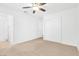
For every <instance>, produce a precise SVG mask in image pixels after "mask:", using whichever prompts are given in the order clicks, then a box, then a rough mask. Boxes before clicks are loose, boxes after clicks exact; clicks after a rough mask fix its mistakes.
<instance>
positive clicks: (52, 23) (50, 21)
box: [43, 16, 61, 42]
mask: <svg viewBox="0 0 79 59" xmlns="http://www.w3.org/2000/svg"><path fill="white" fill-rule="evenodd" d="M48 17H49V18H45V19H44V21H43V36H44V40H49V41H54V42H60V41H61V19H60V17H58V16H53V17H52V16H48Z"/></svg>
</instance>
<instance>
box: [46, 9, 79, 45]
mask: <svg viewBox="0 0 79 59" xmlns="http://www.w3.org/2000/svg"><path fill="white" fill-rule="evenodd" d="M76 11H77V8H72V9H68V10H64V11H62V12H59V13H55V14H48V15H51V16H48V17H46V16H45V17H46V18H47V19H48V20H49V21H50V20H51V22H50V23H49V24H48V27H49V26H50V28H48V30H47V31H48V33H47V32H46V33H47V36H46V37H47V39H45V40H50V41H53V40H54V41H55V42H60V43H64V44H69V45H76V43H77V41H78V40H77V39H76V38H77V36H76V31H77V29H76V26H77V13H76ZM53 16H54V17H59V18H58V19H61V24H60V25H62V26H60V27H61V32H60V34H61V36H60V37H61V39H60V40H59V39H56V40H55V39H54V37H55V38H56V36H57V33H56V35H55V36H54V37H53V35H52V34H53V33H54V32H56V30H57V28H55V27H56V25H55V24H56V23H55V24H53V21H52V20H53V19H54V18H52V17H53ZM60 17H61V18H60ZM46 18H45V19H46ZM49 21H48V22H49ZM59 23H60V22H59ZM45 25H47V24H45ZM60 27H59V28H60ZM50 38H51V39H50Z"/></svg>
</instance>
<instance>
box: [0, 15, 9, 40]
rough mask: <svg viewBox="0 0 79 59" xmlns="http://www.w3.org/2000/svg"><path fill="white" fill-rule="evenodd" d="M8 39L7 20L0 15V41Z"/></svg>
mask: <svg viewBox="0 0 79 59" xmlns="http://www.w3.org/2000/svg"><path fill="white" fill-rule="evenodd" d="M7 39H8V19H7V17H6V16H5V15H3V14H0V41H6V40H7Z"/></svg>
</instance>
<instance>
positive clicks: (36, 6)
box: [22, 3, 46, 14]
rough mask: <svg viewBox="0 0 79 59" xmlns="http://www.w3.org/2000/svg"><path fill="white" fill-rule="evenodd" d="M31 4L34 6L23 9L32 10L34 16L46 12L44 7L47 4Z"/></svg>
mask: <svg viewBox="0 0 79 59" xmlns="http://www.w3.org/2000/svg"><path fill="white" fill-rule="evenodd" d="M31 4H32V6H26V7H22V8H23V9H28V8H32V9H33V14H35V13H36V11H42V12H46V10H45V9H44V8H43V5H45V4H46V3H31Z"/></svg>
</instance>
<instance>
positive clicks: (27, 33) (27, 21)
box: [0, 6, 42, 43]
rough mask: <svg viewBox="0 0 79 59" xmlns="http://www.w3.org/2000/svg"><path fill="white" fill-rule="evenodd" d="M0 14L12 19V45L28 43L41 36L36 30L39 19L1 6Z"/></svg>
mask: <svg viewBox="0 0 79 59" xmlns="http://www.w3.org/2000/svg"><path fill="white" fill-rule="evenodd" d="M0 12H1V13H4V14H7V15H12V16H13V19H14V20H13V21H14V33H13V34H14V39H13V43H19V42H24V41H29V40H32V39H36V38H39V37H41V36H42V34H39V33H38V32H40V30H38V28H39V25H38V24H39V21H38V20H40V18H38V17H36V16H31V15H28V14H27V13H26V14H24V13H23V12H21V11H18V10H13V9H10V8H7V6H1V7H0Z"/></svg>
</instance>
